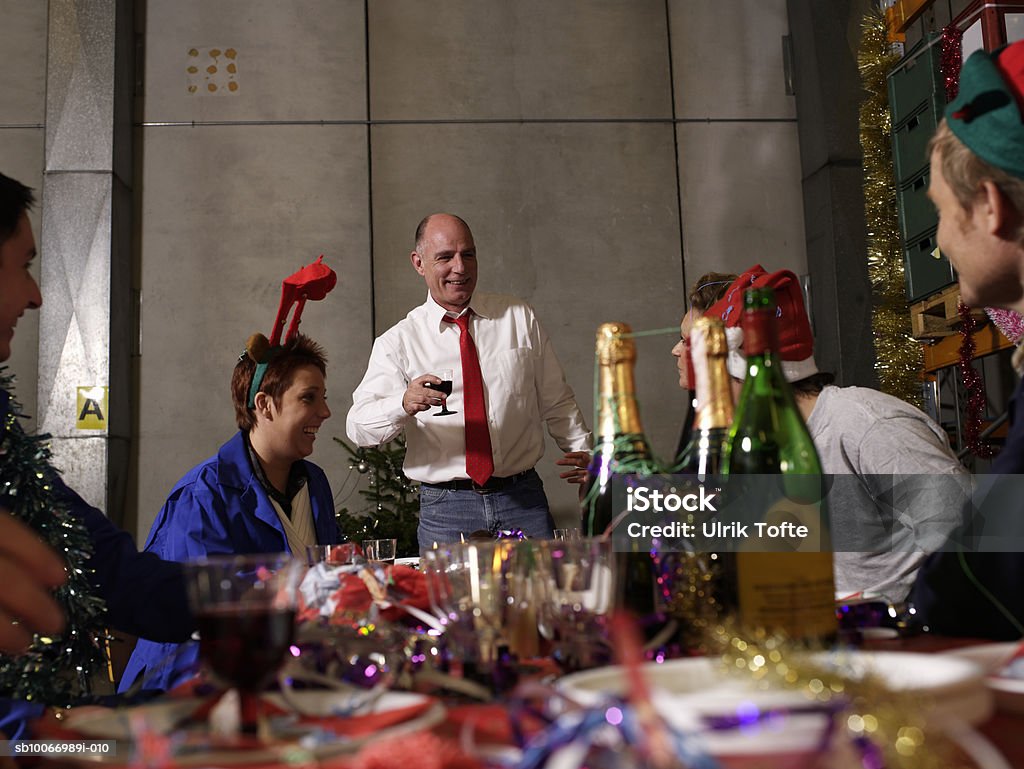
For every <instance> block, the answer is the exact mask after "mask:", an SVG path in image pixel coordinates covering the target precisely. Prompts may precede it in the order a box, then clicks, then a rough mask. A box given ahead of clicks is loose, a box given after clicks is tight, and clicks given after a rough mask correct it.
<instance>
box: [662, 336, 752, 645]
mask: <svg viewBox="0 0 1024 769" xmlns="http://www.w3.org/2000/svg"><path fill="white" fill-rule="evenodd" d="M690 352H691V355H692V361H693V366H692V369H691V370H692V372H693V373H692V377H691V380H690V381H691V384H693V386H694V388H695V390H696V397H695V399H694V402H695V407H694V409H693V411H694V418H693V426H692V429H691V430H690V440H689V442H688V443H687V444H686V446H684V447H683V450H682V451H681V452H680V454H679V458H678V459H677V461H676V467H675V470H674V472H675V473H676V474H677V475H683V476H685V479H681V478H677V483H682V484H685V485H686V486H688V487H690V490H695V487H697V486H703V487H705V488H708V489H712V490H713V493H714V494H715V495H716V496H720V495H721V490H722V489H721V487H722V482H723V480H724V469H725V468H724V462H725V455H726V453H727V452H728V447H729V430H730V428H731V427H732V421H733V403H732V389H731V385H730V378H729V370H728V368H727V367H726V357H727V356H728V354H729V347H728V344H727V342H726V337H725V326H724V324H723V323H722V322H721V321H720V320H718V319H712V318H699V319H698V320H696V321H695V322H694V324H693V328H692V330H691V331H690ZM712 515H714V514H712ZM686 520H687V522H688V523H691V524H692V525H694V526H695V528H696V530H697V531H702V529H701V526H702V524H703V522H704V521H705V520H709V519H707V518H706V517H701V518H700V519H698V517H697V516H696V515H695V514H693V513H690V514H688V515H687V516H686ZM706 544H708V545H711V544H712V543H710V542H708V543H706ZM661 569H662V574H661V576H662V583H661V584H662V585H663V590H664V589H665V588H666V587H667V589H668V596H667V606H666V607H665V608H666V611H667V613H668V615H669V616H671V617H672V618H673V619H675V620H676V622H677V627H678V631H677V633H676V635H675V639H674V641H675V643H676V644H677V645H678V650H679V653H681V654H687V655H688V654H706V653H707V652H708V651H709V649H708V648H707V646H706V642H707V639H708V629H709V628H711V627H713V626H714V625H715V624H716V623H717V622H718V621H720V615H721V614H722V613H723V611H722V602H723V597H724V600H725V602H726V603H727V604H728V605H729V607H730V610H731V609H732V608H734V606H735V601H734V596H735V593H736V582H735V575H736V554H735V553H734V552H732V550H731V549H724V550H715V549H711V548H709V550H703V549H697V550H689V549H687V548H680V551H679V552H672V553H665V554H663V556H662V562H661Z"/></svg>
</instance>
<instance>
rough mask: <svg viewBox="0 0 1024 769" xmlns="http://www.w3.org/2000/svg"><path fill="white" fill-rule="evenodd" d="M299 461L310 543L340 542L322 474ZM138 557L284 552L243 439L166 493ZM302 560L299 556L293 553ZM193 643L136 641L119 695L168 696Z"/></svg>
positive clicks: (188, 670)
mask: <svg viewBox="0 0 1024 769" xmlns="http://www.w3.org/2000/svg"><path fill="white" fill-rule="evenodd" d="M300 461H303V462H304V464H305V467H306V473H307V477H308V479H309V480H308V481H307V483H308V487H309V501H310V506H311V508H312V512H313V523H314V526H315V528H316V539H317V544H321V545H333V544H337V543H338V542H339V536H340V535H339V532H338V524H337V520H336V519H335V517H334V497H333V495H332V494H331V487H330V484H329V483H328V482H327V476H326V475H324V471H323V470H321V469H320V468H319V467H317V466H316V465H314V464H313V463H312V462H305V461H304V460H300ZM145 550H146V551H148V552H151V553H156V554H157V555H159V556H160V557H161V558H166V559H167V560H171V561H188V560H192V559H195V558H198V557H199V556H202V555H215V554H225V553H240V554H249V553H281V552H288V551H290V550H291V548H290V547H289V546H288V537H287V536H286V535H285V532H284V527H283V526H282V525H281V520H280V519H279V518H278V517H277V511H276V510H275V509H274V505H273V503H272V502H271V501H270V497H269V496H267V492H266V490H265V489H264V488H263V486H262V484H261V483H260V482H259V479H258V478H257V477H256V474H255V473H254V472H253V469H252V465H251V464H250V461H249V456H248V451H247V449H246V445H245V436H244V434H243V433H241V432H239V433H236V434H235V436H234V437H233V438H232V439H231V440H229V441H228V442H227V443H225V444H224V445H223V446H221V447H220V450H219V451H218V452H217V455H216V456H214V457H210V458H209V459H207V460H206V461H205V462H202V463H201V464H199V465H197V466H196V467H194V468H192V469H191V470H189V471H188V473H186V474H185V477H183V478H182V479H181V480H180V481H178V483H176V484H175V486H174V488H173V489H172V490H171V493H170V495H169V496H168V497H167V501H166V502H165V503H164V506H163V507H162V508H161V509H160V513H159V515H158V516H157V518H156V521H154V522H153V528H152V529H150V532H149V539H148V540H147V541H146V547H145ZM299 555H300V556H302V557H304V556H305V554H304V553H303V554H299ZM198 652H199V644H198V643H197V642H196V641H188V642H186V643H184V644H174V643H154V642H152V641H145V640H141V639H140V640H139V642H138V644H137V645H136V647H135V650H134V651H133V652H132V656H131V659H130V660H129V661H128V665H127V667H126V668H125V671H124V675H123V676H122V677H121V683H120V685H119V686H118V691H119V692H124V691H126V690H127V689H128V688H129V687H130V686H132V684H134V683H135V681H136V680H137V679H138V678H139V676H142V688H143V689H162V690H167V689H172V688H174V687H175V686H177V685H178V684H180V683H181V682H182V681H184V680H186V679H187V678H189V677H190V676H191V675H193V674H194V673H195V672H196V670H197V664H196V659H197V657H198Z"/></svg>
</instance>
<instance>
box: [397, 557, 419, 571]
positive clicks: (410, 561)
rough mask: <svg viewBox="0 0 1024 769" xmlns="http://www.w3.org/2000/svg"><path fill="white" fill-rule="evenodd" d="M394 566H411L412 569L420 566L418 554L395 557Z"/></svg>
mask: <svg viewBox="0 0 1024 769" xmlns="http://www.w3.org/2000/svg"><path fill="white" fill-rule="evenodd" d="M395 565H396V566H412V568H414V569H418V568H419V567H420V557H419V556H418V555H414V556H411V557H409V558H396V559H395Z"/></svg>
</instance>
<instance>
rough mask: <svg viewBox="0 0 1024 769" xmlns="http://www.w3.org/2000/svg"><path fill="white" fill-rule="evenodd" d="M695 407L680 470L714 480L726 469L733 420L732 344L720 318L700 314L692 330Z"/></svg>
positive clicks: (705, 479)
mask: <svg viewBox="0 0 1024 769" xmlns="http://www.w3.org/2000/svg"><path fill="white" fill-rule="evenodd" d="M690 349H691V350H692V355H693V372H694V380H695V386H696V393H697V395H696V401H697V406H696V411H695V414H694V419H693V429H692V430H691V431H690V441H689V443H688V444H687V445H686V447H685V448H684V449H683V451H682V452H681V453H680V455H679V459H678V461H677V463H676V472H677V473H686V474H687V475H693V476H695V477H696V478H697V480H698V481H699V482H701V483H707V482H713V481H715V480H716V479H717V478H719V477H720V476H721V474H722V472H723V470H724V467H723V464H724V462H725V455H726V452H727V451H728V445H729V430H730V428H731V427H732V421H733V405H732V391H731V389H730V385H729V370H728V369H727V368H726V365H725V360H726V356H727V355H728V354H729V348H728V345H727V343H726V339H725V326H724V325H723V324H722V322H721V321H720V320H716V319H712V318H698V319H697V321H696V322H694V324H693V330H692V331H691V332H690Z"/></svg>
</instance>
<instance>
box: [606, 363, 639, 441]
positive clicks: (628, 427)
mask: <svg viewBox="0 0 1024 769" xmlns="http://www.w3.org/2000/svg"><path fill="white" fill-rule="evenodd" d="M599 387H600V390H599V395H598V397H599V399H600V405H599V407H598V416H597V418H598V436H599V439H600V440H601V441H602V442H606V441H612V440H614V438H615V436H616V435H640V434H642V433H643V431H644V428H643V424H642V423H641V422H640V409H639V407H638V406H637V400H636V380H635V378H634V374H633V362H632V361H619V362H616V363H602V364H601V366H600V371H599Z"/></svg>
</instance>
